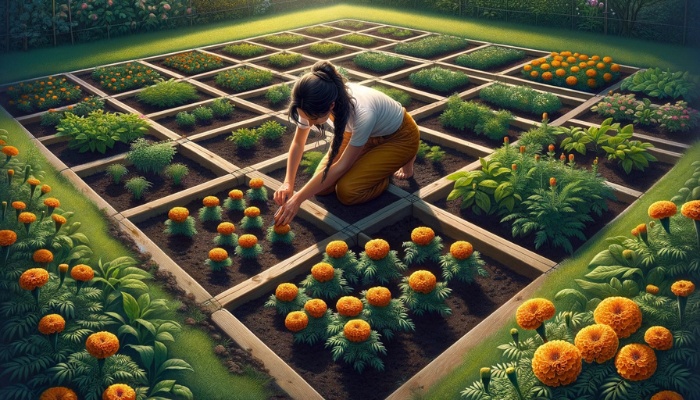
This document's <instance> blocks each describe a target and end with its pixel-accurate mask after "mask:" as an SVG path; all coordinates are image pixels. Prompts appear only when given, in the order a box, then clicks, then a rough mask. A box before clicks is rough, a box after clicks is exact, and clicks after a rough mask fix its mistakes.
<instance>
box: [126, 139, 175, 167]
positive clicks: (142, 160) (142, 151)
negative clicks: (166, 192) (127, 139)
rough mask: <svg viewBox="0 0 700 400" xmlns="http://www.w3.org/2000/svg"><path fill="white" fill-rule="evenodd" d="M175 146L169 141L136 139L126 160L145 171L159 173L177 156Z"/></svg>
mask: <svg viewBox="0 0 700 400" xmlns="http://www.w3.org/2000/svg"><path fill="white" fill-rule="evenodd" d="M175 153H176V150H175V147H174V146H173V145H172V144H171V143H169V142H150V141H148V140H145V139H143V138H141V139H136V140H135V141H134V142H133V143H132V144H131V149H130V150H129V152H128V153H126V160H127V161H129V162H131V163H132V164H133V165H134V167H136V169H137V170H139V171H141V172H143V173H153V174H156V173H159V172H161V171H163V170H164V169H165V167H167V166H168V165H169V164H170V163H171V162H172V161H173V157H175Z"/></svg>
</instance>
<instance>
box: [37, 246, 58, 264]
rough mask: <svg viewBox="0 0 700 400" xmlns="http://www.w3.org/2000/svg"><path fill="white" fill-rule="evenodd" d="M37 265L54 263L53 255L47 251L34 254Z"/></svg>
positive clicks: (42, 250) (41, 250)
mask: <svg viewBox="0 0 700 400" xmlns="http://www.w3.org/2000/svg"><path fill="white" fill-rule="evenodd" d="M32 260H34V262H35V263H50V262H51V261H53V253H52V252H51V251H50V250H47V249H39V250H37V251H35V252H34V254H32Z"/></svg>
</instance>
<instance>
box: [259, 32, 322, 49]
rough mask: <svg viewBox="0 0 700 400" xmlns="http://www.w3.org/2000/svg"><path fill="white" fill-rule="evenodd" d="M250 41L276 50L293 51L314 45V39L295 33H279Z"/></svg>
mask: <svg viewBox="0 0 700 400" xmlns="http://www.w3.org/2000/svg"><path fill="white" fill-rule="evenodd" d="M250 41H251V42H254V43H258V44H264V45H266V46H270V47H272V48H276V49H291V48H293V47H297V46H301V45H304V44H307V43H312V42H313V41H314V39H313V38H310V37H307V36H304V35H299V34H297V33H293V32H278V33H274V34H271V35H265V36H259V37H256V38H252V39H250Z"/></svg>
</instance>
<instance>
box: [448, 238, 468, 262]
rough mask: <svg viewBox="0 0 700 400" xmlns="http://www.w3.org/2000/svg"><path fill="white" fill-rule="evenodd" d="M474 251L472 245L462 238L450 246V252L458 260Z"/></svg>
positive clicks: (463, 258) (465, 257)
mask: <svg viewBox="0 0 700 400" xmlns="http://www.w3.org/2000/svg"><path fill="white" fill-rule="evenodd" d="M473 253H474V246H472V244H471V243H469V242H466V241H464V240H458V241H456V242H454V243H452V245H451V246H450V254H451V255H452V257H454V258H456V259H458V260H466V259H467V258H469V257H471V255H472V254H473Z"/></svg>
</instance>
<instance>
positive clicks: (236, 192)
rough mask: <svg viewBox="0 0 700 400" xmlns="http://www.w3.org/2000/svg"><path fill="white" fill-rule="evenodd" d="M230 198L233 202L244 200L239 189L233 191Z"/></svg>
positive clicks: (229, 194) (229, 195)
mask: <svg viewBox="0 0 700 400" xmlns="http://www.w3.org/2000/svg"><path fill="white" fill-rule="evenodd" d="M228 197H229V198H230V199H231V200H240V199H242V198H243V191H241V190H238V189H233V190H231V191H230V192H228Z"/></svg>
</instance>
